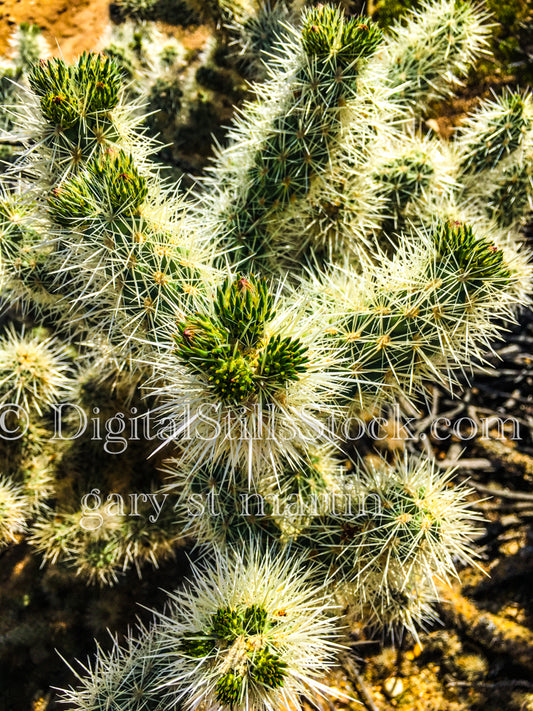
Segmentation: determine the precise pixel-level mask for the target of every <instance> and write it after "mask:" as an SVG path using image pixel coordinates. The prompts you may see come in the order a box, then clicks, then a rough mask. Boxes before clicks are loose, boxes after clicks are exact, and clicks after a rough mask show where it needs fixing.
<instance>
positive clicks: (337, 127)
mask: <svg viewBox="0 0 533 711" xmlns="http://www.w3.org/2000/svg"><path fill="white" fill-rule="evenodd" d="M380 38H381V34H380V32H379V30H378V29H377V28H376V27H375V26H373V25H371V24H369V22H368V21H367V20H366V19H365V18H351V19H345V18H344V16H343V14H342V12H341V11H340V10H338V9H336V8H334V7H332V6H324V7H319V8H315V9H310V10H308V11H307V12H306V13H304V16H303V20H302V30H301V32H300V33H298V34H296V33H295V34H294V36H293V37H292V38H291V41H290V42H289V40H288V39H287V41H286V43H285V44H286V47H285V50H284V53H283V55H280V57H279V59H277V60H276V63H275V65H274V66H275V69H274V70H273V71H272V79H271V81H269V82H268V83H267V84H265V85H264V86H263V87H262V91H261V95H262V97H265V99H262V100H261V101H260V102H257V103H256V104H250V105H249V106H248V107H247V110H246V112H245V113H244V114H243V115H242V118H241V119H240V121H239V123H238V125H237V127H236V128H235V129H234V130H233V131H232V132H231V134H230V139H231V141H232V144H231V145H230V147H229V148H228V149H227V150H226V151H225V152H224V153H222V154H221V155H220V156H219V158H218V161H217V166H216V167H215V170H214V173H213V177H212V178H211V180H210V185H211V186H212V187H213V188H214V191H213V192H214V195H213V196H211V197H208V202H207V205H206V210H205V213H204V214H205V215H206V216H207V215H208V214H209V213H213V214H214V218H215V223H214V224H213V227H212V228H213V229H215V230H216V233H217V234H219V235H220V237H221V239H222V240H223V243H224V244H227V245H229V246H231V247H232V248H234V249H238V250H239V254H238V255H237V256H238V258H243V257H244V258H246V259H252V258H253V259H254V260H255V261H256V262H257V260H259V262H258V263H262V262H263V261H264V260H265V259H267V263H268V259H269V258H270V256H271V247H270V246H269V244H268V239H267V234H268V231H269V226H270V225H271V224H272V223H275V221H276V220H277V219H279V216H280V215H281V214H282V213H283V211H284V210H287V208H289V207H290V205H291V204H292V203H293V202H294V201H296V200H298V199H299V198H305V196H307V195H308V194H309V192H310V190H311V187H312V183H313V179H314V178H315V177H316V176H318V175H321V174H322V173H323V172H324V171H325V169H326V168H327V167H328V162H329V157H330V151H331V148H332V145H333V144H334V142H335V139H336V137H337V136H338V135H339V133H340V132H341V130H342V127H343V118H344V115H345V113H346V110H345V107H346V105H348V107H349V106H350V102H351V101H352V100H354V98H355V97H356V95H357V80H358V76H359V73H360V71H361V69H362V67H363V66H364V64H365V62H366V61H367V59H368V57H369V56H371V55H372V54H373V53H374V51H375V50H376V47H377V45H378V43H379V41H380ZM250 138H252V140H250ZM211 224H212V221H211ZM263 266H264V265H263Z"/></svg>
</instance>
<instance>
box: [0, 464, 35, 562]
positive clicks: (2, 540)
mask: <svg viewBox="0 0 533 711" xmlns="http://www.w3.org/2000/svg"><path fill="white" fill-rule="evenodd" d="M28 508H29V504H28V500H27V499H26V497H25V495H24V491H23V489H22V488H21V487H20V486H16V485H15V484H13V483H12V482H10V481H9V480H7V479H6V478H5V477H2V478H0V550H1V549H2V548H4V547H5V546H6V545H7V544H8V543H10V542H12V541H15V540H16V536H17V534H21V533H22V532H23V531H24V530H25V529H26V516H27V511H28Z"/></svg>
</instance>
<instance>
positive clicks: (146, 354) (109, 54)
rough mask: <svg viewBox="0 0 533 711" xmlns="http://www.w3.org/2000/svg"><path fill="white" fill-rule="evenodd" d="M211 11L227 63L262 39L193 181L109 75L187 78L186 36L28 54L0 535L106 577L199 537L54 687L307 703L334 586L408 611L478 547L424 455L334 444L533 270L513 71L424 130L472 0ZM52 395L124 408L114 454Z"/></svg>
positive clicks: (14, 199)
mask: <svg viewBox="0 0 533 711" xmlns="http://www.w3.org/2000/svg"><path fill="white" fill-rule="evenodd" d="M134 4H135V3H134ZM137 5H138V6H139V7H140V6H141V5H142V3H141V4H139V3H137ZM141 9H142V8H141ZM204 10H205V8H204ZM208 10H209V15H210V17H211V18H212V19H216V20H217V21H218V20H223V21H224V22H226V23H228V22H229V25H228V32H229V33H230V35H231V36H232V37H233V40H234V41H237V42H238V41H241V42H242V43H243V44H242V47H241V49H242V52H241V58H240V60H239V61H240V62H241V66H242V65H244V64H246V63H247V62H249V63H250V64H252V65H253V66H250V67H249V70H250V71H249V73H250V75H253V76H254V77H256V78H257V77H260V75H261V71H260V65H259V62H260V61H262V60H261V57H265V56H267V54H266V52H268V57H270V58H271V61H270V65H271V66H270V67H269V69H268V73H269V78H268V80H267V81H266V82H265V83H264V84H258V85H256V86H255V87H254V89H253V90H254V91H255V93H256V96H257V97H258V98H257V99H256V100H255V101H250V102H248V103H247V104H246V105H245V107H244V109H243V111H242V113H241V115H240V117H239V118H238V119H237V121H236V123H235V125H234V128H233V129H231V131H230V134H229V141H228V144H227V147H226V148H223V149H219V150H218V153H217V155H216V157H215V159H214V164H213V166H212V168H211V171H210V174H209V177H208V179H206V180H203V181H202V182H201V185H200V186H199V187H198V186H196V188H195V190H194V191H192V194H187V195H184V194H183V192H184V191H183V190H181V189H180V187H179V186H178V187H177V188H171V187H169V186H168V185H167V183H166V182H165V181H164V180H163V179H162V178H161V174H160V171H159V169H158V167H157V164H156V163H155V162H154V160H153V155H152V154H153V153H154V150H155V149H154V143H153V142H152V141H151V140H149V139H148V138H147V137H146V135H145V132H144V131H145V130H144V129H143V128H141V125H142V123H143V121H147V120H148V117H147V116H146V112H144V113H143V110H142V108H141V104H140V102H138V101H137V102H136V101H135V100H132V97H133V96H137V97H142V96H143V95H144V96H146V95H147V94H150V93H151V92H152V91H155V92H156V93H157V91H158V90H159V89H161V91H162V92H163V93H165V92H166V91H167V88H168V86H170V84H168V86H167V84H165V83H164V82H170V83H172V86H173V87H174V89H176V92H175V93H173V94H172V95H171V96H170V98H168V97H167V98H168V100H169V101H170V102H174V103H173V104H172V105H173V107H174V108H175V109H179V108H180V107H183V106H185V100H184V102H182V94H181V91H182V88H183V85H182V87H181V88H180V87H178V85H177V84H176V85H174V84H173V82H174V80H175V79H176V76H175V75H174V74H173V72H174V70H176V68H177V67H180V68H182V66H184V65H185V59H184V56H183V54H182V53H181V49H180V47H179V45H178V43H177V42H170V41H169V43H168V45H165V47H166V49H165V47H163V49H162V50H161V52H159V51H158V52H156V50H155V45H157V37H156V39H155V40H154V37H153V36H149V32H150V28H148V27H144V26H141V25H139V24H137V25H131V26H128V27H125V28H123V32H122V35H121V34H120V33H119V32H118V31H117V33H116V34H115V36H114V39H113V40H111V41H108V42H107V49H105V50H104V52H103V53H101V54H100V53H85V54H83V55H82V56H81V57H80V58H79V59H78V61H77V62H75V63H73V64H67V63H66V62H64V61H63V60H62V59H49V60H46V59H41V61H38V62H37V63H35V64H34V66H33V68H32V69H31V70H30V71H29V73H28V79H27V81H28V86H29V88H28V89H26V90H25V91H26V94H25V99H24V100H21V103H20V106H19V108H18V109H17V111H18V118H17V119H16V121H18V123H19V126H20V128H21V130H22V127H23V128H24V148H23V151H22V154H21V156H20V157H19V159H18V161H17V162H16V163H15V165H14V166H13V168H12V169H11V170H10V172H9V173H8V174H7V176H5V177H4V179H3V182H2V186H1V187H2V194H1V199H0V257H1V269H2V272H1V277H2V279H1V286H2V299H3V311H4V312H5V314H6V317H7V318H8V319H10V318H12V319H13V320H14V321H17V320H18V321H19V322H20V321H22V320H23V319H26V320H31V321H33V322H35V323H36V324H37V325H38V326H39V327H41V328H40V330H36V331H34V332H32V333H30V334H28V335H26V332H24V331H23V330H22V329H19V328H14V327H11V326H10V327H8V328H7V329H6V330H4V335H3V336H2V337H1V340H0V402H1V404H2V405H4V404H5V403H11V404H12V405H14V406H17V407H18V406H20V407H22V408H24V409H25V410H27V411H28V413H30V418H29V422H28V428H27V431H26V432H25V433H24V436H23V437H22V438H21V439H20V442H18V443H17V444H13V445H12V446H11V445H10V446H9V447H8V446H7V445H6V447H5V448H4V447H3V449H2V460H3V462H2V463H3V465H5V466H4V471H3V472H2V476H1V477H0V546H5V545H9V543H10V541H13V540H17V539H18V537H20V536H22V535H26V534H27V533H28V540H29V541H30V543H31V544H32V545H33V546H34V548H35V549H36V550H37V551H39V552H40V554H41V555H42V557H43V559H44V561H46V562H47V563H48V564H50V565H60V566H63V568H64V569H72V570H74V571H75V572H76V573H77V574H78V575H80V576H82V577H83V578H84V579H85V580H86V581H88V582H90V583H98V584H100V585H109V584H114V583H116V582H118V580H119V577H120V575H121V574H122V573H123V572H124V571H126V570H127V569H128V568H129V567H131V566H135V567H136V568H137V570H138V571H139V572H140V570H141V568H142V567H143V566H144V565H145V564H146V563H151V564H152V565H154V566H157V564H158V562H159V561H160V560H162V559H165V558H167V557H169V556H171V555H172V554H173V552H174V551H175V549H176V548H177V547H178V546H182V545H187V544H189V543H192V544H194V545H195V546H197V547H198V548H199V549H200V550H201V554H202V556H204V557H205V561H204V563H203V567H195V568H194V579H193V580H192V582H190V583H189V584H187V585H185V586H182V587H181V588H178V589H177V590H176V591H175V592H174V593H172V594H171V595H170V597H169V606H168V608H167V609H166V611H164V612H160V613H156V619H155V620H154V622H153V624H152V625H151V627H150V628H149V629H148V630H146V629H144V628H141V629H139V632H138V634H135V635H133V636H131V637H130V638H128V641H127V643H126V645H125V646H124V647H120V646H119V644H118V643H116V642H114V644H113V648H112V650H111V652H104V651H103V650H102V649H99V650H98V655H97V660H96V662H95V664H94V665H93V666H89V667H88V668H86V669H85V670H84V671H83V672H82V673H81V674H80V677H79V688H78V689H71V690H70V691H68V692H65V700H66V701H67V702H68V703H69V704H70V707H71V708H73V709H79V711H104V710H105V711H109V710H110V709H111V708H112V707H113V708H115V706H116V707H117V708H119V707H120V709H123V710H124V711H141V709H145V710H148V711H160V710H161V711H162V709H163V708H164V709H183V711H195V710H196V709H205V711H220V710H223V709H226V710H228V711H229V710H231V711H238V710H239V711H240V710H241V709H242V710H246V711H274V710H275V709H278V708H280V707H281V706H283V707H290V708H293V709H300V708H301V707H302V703H301V699H302V698H303V697H312V696H313V695H316V694H322V693H325V692H327V687H326V686H325V685H324V684H323V683H322V682H321V681H320V678H321V675H323V674H324V673H326V671H327V670H328V668H329V667H330V665H331V664H333V662H334V659H335V655H336V652H337V651H338V649H339V644H338V635H339V628H340V627H342V626H343V625H346V624H349V621H350V619H352V618H351V616H352V615H355V616H356V617H357V619H358V620H360V621H361V620H362V621H363V624H366V625H368V626H370V627H372V626H375V627H381V628H384V627H385V628H387V629H389V630H392V631H393V632H394V633H396V632H397V631H399V630H401V629H402V628H404V627H406V628H407V629H408V630H409V631H410V632H411V633H412V634H413V635H415V636H416V634H417V629H418V628H419V626H420V625H423V624H425V623H430V622H432V621H433V620H434V619H435V613H434V612H433V609H432V603H433V602H434V601H435V600H436V599H438V588H439V586H440V585H445V584H447V583H448V582H449V581H450V580H451V579H452V578H453V577H455V576H456V575H457V566H458V564H468V565H471V564H473V563H474V562H475V552H474V550H473V548H472V545H471V543H470V541H471V539H472V536H473V533H474V524H475V523H476V521H478V520H479V517H478V516H477V514H476V513H475V511H474V510H473V509H472V508H471V506H470V503H469V499H470V496H471V493H472V492H471V491H470V490H469V489H467V488H466V487H464V486H461V485H459V486H455V485H453V483H452V477H451V475H450V474H449V473H444V474H443V473H441V472H440V471H439V468H438V466H437V464H436V463H435V462H433V461H431V460H428V459H427V457H426V456H421V455H417V456H414V455H406V456H405V458H404V459H402V458H396V459H391V460H388V459H387V460H386V459H379V460H376V458H375V456H374V458H372V457H366V458H363V457H362V456H361V457H360V458H359V457H358V458H357V459H356V455H355V454H354V452H353V447H351V445H350V442H349V441H348V440H349V439H350V423H351V418H353V417H357V416H360V417H361V418H363V419H364V418H365V417H369V416H371V415H372V414H373V413H379V412H380V408H382V407H384V406H385V405H388V404H390V403H391V402H394V403H396V402H400V403H402V404H406V403H410V404H411V405H414V404H416V403H417V402H418V401H419V400H420V399H421V398H422V397H423V395H424V393H425V392H426V389H427V386H428V385H429V384H431V383H439V384H440V385H441V386H442V387H443V388H446V389H448V390H449V391H451V392H452V393H454V392H455V390H456V381H455V379H456V374H457V373H459V372H460V373H468V371H469V370H470V369H471V368H472V365H473V364H474V363H478V362H480V361H483V359H484V358H485V357H486V354H487V353H488V352H490V349H491V343H492V341H493V339H494V338H495V337H497V336H498V335H499V334H500V333H501V332H502V330H503V329H504V328H505V323H507V322H509V320H512V319H513V318H515V317H516V312H517V309H518V307H519V306H520V305H522V304H524V303H526V302H527V300H528V295H529V293H530V291H531V289H530V277H531V271H530V266H529V264H528V261H529V257H528V254H527V251H526V250H525V249H524V248H523V247H522V246H521V245H520V234H519V229H520V227H521V226H522V225H523V224H524V222H525V220H526V218H527V216H528V214H529V212H530V209H531V205H532V200H533V197H532V196H533V180H532V173H531V168H530V164H531V157H532V155H533V148H532V145H533V143H532V138H533V129H532V110H531V99H530V96H529V95H528V94H527V93H519V92H505V93H503V94H502V95H501V96H500V97H495V98H494V99H491V100H490V101H484V102H482V103H481V105H480V106H479V107H478V109H477V110H476V111H475V112H474V113H473V114H472V115H471V116H469V117H468V118H467V119H466V120H465V121H464V123H463V125H462V127H460V129H459V130H458V131H457V133H456V136H454V137H453V138H452V139H451V140H450V141H448V142H444V141H441V140H440V139H438V138H437V137H436V136H434V135H431V134H430V133H429V132H428V131H427V130H426V129H425V128H424V125H423V124H422V122H421V121H420V119H421V117H422V116H424V115H426V112H427V110H428V107H429V105H430V102H431V101H433V100H434V99H438V98H442V97H443V96H446V95H448V94H449V93H451V91H452V89H453V86H454V85H456V84H457V83H459V82H460V80H461V79H462V78H464V77H465V75H466V73H467V71H468V69H469V67H470V66H471V65H472V63H473V62H474V60H475V58H476V57H477V56H478V55H479V53H480V52H481V51H482V49H483V47H484V44H485V40H486V37H487V34H488V26H487V23H486V18H485V16H484V13H483V12H481V11H479V10H477V9H475V8H474V7H473V6H472V5H471V4H470V3H469V2H466V1H464V0H437V1H436V2H432V3H430V2H424V3H423V4H422V6H421V8H419V9H418V10H417V11H415V12H413V13H411V14H410V15H409V16H408V18H407V20H406V22H405V23H403V24H402V25H398V26H397V27H395V28H393V30H392V32H391V33H389V35H388V36H386V37H385V38H383V37H382V33H381V31H380V30H379V29H378V28H377V27H376V26H375V25H374V24H372V22H371V21H370V20H369V19H368V18H365V17H349V16H347V15H346V14H345V13H344V12H343V11H341V10H340V9H339V8H338V7H336V6H334V5H317V6H316V7H308V8H306V9H304V10H303V11H302V8H301V3H299V2H295V3H289V2H283V1H282V0H279V2H278V3H276V4H274V5H273V6H272V7H270V6H269V5H266V4H263V3H260V2H259V3H255V2H251V3H249V4H247V5H243V4H242V3H237V2H236V3H233V2H231V3H229V2H223V3H220V4H218V3H213V7H211V6H210V7H209V8H208ZM211 10H212V12H211ZM206 11H207V10H206ZM239 38H240V40H239ZM147 48H148V49H147ZM152 49H153V53H152ZM211 49H213V54H214V52H215V50H216V47H214V46H213V47H212V48H211ZM28 51H29V50H28ZM210 51H211V50H209V49H208V50H207V51H206V55H207V54H209V52H210ZM261 52H263V54H262V55H261V56H260V53H261ZM26 54H28V53H27V52H26ZM26 54H25V55H24V56H26ZM151 54H153V56H151ZM21 56H22V50H21ZM24 61H26V60H24ZM202 67H203V69H204V71H203V72H200V71H199V70H198V71H197V72H196V80H198V81H200V78H201V77H203V79H202V81H204V82H207V83H208V84H209V82H210V80H211V79H213V75H212V74H210V73H209V71H208V66H207V63H205V64H202ZM171 69H172V71H170V70H171ZM217 76H218V75H217ZM210 78H211V79H210ZM126 80H129V81H130V82H132V83H130V85H129V86H126V85H125V82H126ZM159 80H161V81H163V83H164V85H163V84H161V85H159V89H157V86H158V85H157V82H158V81H159ZM152 98H153V97H152ZM184 111H186V109H184ZM176 120H177V121H179V120H181V119H180V118H177V119H176ZM148 123H150V121H149V120H148ZM280 276H281V277H282V278H280ZM20 305H23V306H24V307H25V309H26V310H25V312H22V311H21V310H20ZM66 339H67V340H69V341H70V343H71V347H70V348H67V347H66V346H64V345H62V340H63V341H64V340H66ZM81 356H83V357H84V358H85V359H86V360H87V363H85V364H84V365H83V366H80V368H79V369H76V368H74V366H73V363H72V361H73V360H74V358H77V357H81ZM141 391H142V395H143V396H146V400H145V402H141V398H140V392H141ZM67 397H71V398H72V399H73V402H75V403H77V408H78V409H77V411H75V412H73V413H70V415H69V418H67V422H66V425H65V426H66V429H67V430H68V432H69V433H72V432H73V431H75V430H76V426H77V425H76V419H75V417H76V413H77V416H78V417H80V416H83V417H85V419H87V417H88V415H94V414H96V415H97V417H96V420H97V422H96V423H95V425H94V426H95V427H99V426H100V424H101V422H103V421H104V417H105V415H106V414H108V413H112V414H113V415H116V417H114V418H113V420H114V423H115V424H114V426H115V427H116V428H117V429H116V430H114V429H113V428H108V425H107V424H106V425H105V427H106V433H107V436H108V439H106V444H105V446H106V447H107V448H109V447H113V446H115V447H117V451H111V450H109V449H107V450H106V451H107V453H109V452H110V451H111V454H113V455H115V454H118V455H120V456H117V457H116V458H114V459H113V457H108V458H107V459H106V458H105V457H102V456H101V453H99V454H97V453H96V447H97V445H96V444H95V441H94V438H93V439H91V437H90V435H85V434H84V435H82V436H76V437H72V438H71V439H72V441H68V442H66V443H63V444H61V447H59V448H58V449H57V451H55V452H52V448H51V447H50V446H49V445H48V444H47V443H46V441H45V440H46V436H47V434H49V431H50V427H51V424H50V415H51V412H52V411H53V410H54V408H55V407H56V406H58V405H61V403H62V401H63V400H64V399H66V398H67ZM132 403H135V408H134V410H131V412H132V413H133V414H132V416H131V417H130V416H128V417H126V416H125V415H124V413H123V412H122V410H121V408H122V406H125V405H126V404H128V405H131V404H132ZM96 404H97V406H95V405H96ZM119 410H120V412H118V411H119ZM80 412H81V415H80ZM117 412H118V414H117ZM145 415H147V416H151V417H152V418H153V420H154V421H155V422H156V425H157V428H158V431H157V433H156V435H155V436H152V437H151V439H150V438H149V437H147V441H145V442H142V438H140V437H138V436H137V435H136V434H132V433H133V432H135V433H136V432H137V430H136V429H135V427H137V425H138V422H139V421H140V420H143V419H144V416H145ZM127 427H129V428H130V430H129V433H126V434H125V431H126V429H127ZM150 434H151V435H152V434H153V433H150ZM122 441H124V442H125V443H126V446H125V449H123V450H120V451H119V448H120V447H121V446H122ZM139 442H141V444H139ZM135 447H137V449H136V448H135ZM4 449H5V450H6V451H5V452H4V451H3V450H4ZM347 452H351V461H350V456H349V455H348V454H347ZM148 455H151V458H150V459H149V460H148V461H147V458H148ZM163 457H166V460H165V461H162V458H163ZM4 460H5V461H4ZM156 468H157V471H155V469H156ZM65 472H74V473H76V474H80V476H79V477H72V476H70V475H69V476H66V475H65ZM62 480H66V481H68V482H69V483H68V485H67V484H65V483H64V482H63V483H62V484H61V485H58V482H60V481H62ZM69 487H70V488H69ZM148 491H149V492H150V494H148V493H147V492H148ZM125 492H128V495H131V494H132V493H135V492H138V493H135V496H138V497H139V500H138V501H137V508H136V509H135V513H134V515H128V514H127V512H125V511H124V509H123V506H122V505H121V501H122V500H121V498H120V494H123V493H125ZM143 492H145V493H143ZM143 497H144V498H143ZM158 497H159V498H160V499H161V501H163V503H166V507H165V508H164V510H163V509H158V515H157V516H156V517H154V516H153V512H152V513H151V509H150V506H151V505H153V504H154V503H157V502H158ZM167 498H168V501H167ZM80 501H81V502H82V504H81V505H80ZM295 551H296V553H295ZM341 610H342V611H343V614H344V613H346V615H345V616H344V619H343V620H340V621H339V620H337V617H336V616H337V614H338V613H339V612H340V611H341Z"/></svg>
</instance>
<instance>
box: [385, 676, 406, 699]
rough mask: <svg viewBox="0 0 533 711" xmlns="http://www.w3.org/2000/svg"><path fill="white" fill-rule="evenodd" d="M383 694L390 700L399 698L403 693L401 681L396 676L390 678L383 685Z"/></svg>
mask: <svg viewBox="0 0 533 711" xmlns="http://www.w3.org/2000/svg"><path fill="white" fill-rule="evenodd" d="M383 688H384V689H385V693H386V694H387V696H388V697H389V698H390V699H393V698H394V697H395V696H399V695H400V694H401V693H402V691H403V681H402V680H401V679H399V678H398V677H397V676H390V677H389V678H388V679H386V680H385V682H384V684H383Z"/></svg>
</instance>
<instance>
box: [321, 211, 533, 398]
mask: <svg viewBox="0 0 533 711" xmlns="http://www.w3.org/2000/svg"><path fill="white" fill-rule="evenodd" d="M417 237H418V244H416V245H412V244H409V242H407V243H404V244H403V245H402V246H401V248H400V249H399V250H398V252H397V253H396V255H395V256H394V257H393V258H392V260H390V261H387V260H384V261H383V263H382V264H381V265H380V267H379V268H375V269H374V270H371V269H367V270H366V274H365V276H364V277H363V278H358V277H356V276H354V275H352V274H349V273H348V274H346V273H343V272H341V273H340V274H339V278H338V282H337V284H336V285H335V281H334V282H333V288H331V287H325V288H326V292H327V291H330V292H333V302H334V303H335V304H336V309H337V312H338V313H340V314H342V316H341V317H340V319H339V320H338V321H337V322H336V323H335V325H334V327H333V328H332V332H333V337H334V338H336V339H340V341H341V342H342V343H343V344H344V347H345V349H346V351H347V353H348V360H349V363H350V366H349V367H350V369H351V371H352V374H353V375H352V377H353V387H352V392H353V396H354V398H355V403H356V406H357V407H359V408H363V409H364V408H365V407H368V406H369V405H372V404H375V403H376V402H378V403H379V402H380V401H381V402H382V401H383V400H384V399H387V398H392V399H394V398H396V397H398V396H399V395H403V396H405V397H407V398H409V397H416V395H417V394H418V395H419V394H420V392H422V391H423V388H424V383H425V382H427V381H428V380H429V381H431V380H439V381H440V382H441V383H442V384H443V385H444V386H445V387H449V388H452V387H453V382H454V375H453V374H454V371H456V370H457V369H461V370H463V371H465V370H467V369H468V367H469V366H470V364H471V363H472V362H473V361H474V360H476V359H482V357H483V353H484V352H486V350H487V348H490V337H491V336H492V337H493V336H495V335H497V334H498V332H499V330H500V326H499V325H498V324H497V323H495V322H493V321H492V318H493V316H494V314H495V310H499V309H501V311H500V313H501V314H502V316H504V317H506V318H509V317H512V313H513V309H514V308H515V307H516V305H517V304H520V303H522V301H523V299H524V293H525V291H527V289H528V281H529V278H530V270H529V267H528V266H527V263H526V261H525V259H523V258H521V255H520V253H518V252H517V251H516V249H515V248H513V247H512V246H511V245H501V244H500V243H498V242H497V241H495V242H492V241H491V240H490V238H487V237H485V236H477V235H476V234H475V232H474V230H473V229H472V228H471V227H469V226H467V225H461V224H457V223H456V224H453V223H452V224H450V223H441V224H437V225H436V226H435V227H434V228H433V230H431V231H429V232H427V233H425V232H423V233H418V235H417ZM314 288H316V287H314ZM319 288H320V287H319ZM323 288H324V287H323ZM327 298H330V297H327ZM332 310H334V309H332Z"/></svg>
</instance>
